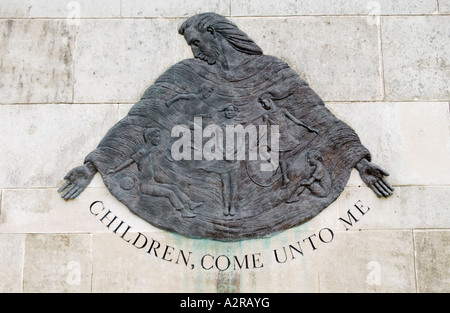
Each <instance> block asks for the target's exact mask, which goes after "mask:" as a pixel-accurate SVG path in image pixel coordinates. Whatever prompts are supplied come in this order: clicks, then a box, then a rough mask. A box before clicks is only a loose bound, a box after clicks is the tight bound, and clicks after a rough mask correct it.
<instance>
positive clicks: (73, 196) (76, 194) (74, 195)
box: [70, 188, 84, 200]
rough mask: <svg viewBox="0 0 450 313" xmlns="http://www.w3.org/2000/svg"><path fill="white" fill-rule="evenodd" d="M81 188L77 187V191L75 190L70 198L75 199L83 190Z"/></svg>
mask: <svg viewBox="0 0 450 313" xmlns="http://www.w3.org/2000/svg"><path fill="white" fill-rule="evenodd" d="M83 190H84V189H83V188H79V189H78V191H77V192H75V193H74V194H73V195H72V196H71V197H70V200H73V199H75V198H76V197H78V196H79V195H80V194H81V193H82V192H83Z"/></svg>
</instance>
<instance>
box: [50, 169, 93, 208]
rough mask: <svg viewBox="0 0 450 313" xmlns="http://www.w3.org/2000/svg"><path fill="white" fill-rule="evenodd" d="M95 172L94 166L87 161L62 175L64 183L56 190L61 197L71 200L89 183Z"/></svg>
mask: <svg viewBox="0 0 450 313" xmlns="http://www.w3.org/2000/svg"><path fill="white" fill-rule="evenodd" d="M96 172H97V170H96V169H95V167H94V166H93V165H91V164H88V163H87V164H85V165H83V166H79V167H76V168H74V169H73V170H71V171H70V172H69V173H67V175H66V176H65V177H64V179H65V180H66V183H65V184H64V185H63V186H62V187H61V188H59V190H58V192H59V193H61V198H63V199H65V200H72V199H75V198H76V197H78V196H79V195H80V194H81V193H82V192H83V191H84V190H85V189H86V187H87V186H88V185H89V184H90V183H91V181H92V179H93V178H94V175H95V173H96Z"/></svg>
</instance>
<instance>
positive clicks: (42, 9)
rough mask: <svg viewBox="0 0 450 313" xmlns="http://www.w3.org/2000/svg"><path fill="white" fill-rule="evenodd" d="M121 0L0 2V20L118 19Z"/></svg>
mask: <svg viewBox="0 0 450 313" xmlns="http://www.w3.org/2000/svg"><path fill="white" fill-rule="evenodd" d="M120 2H121V0H97V1H90V0H76V1H73V0H58V1H54V0H14V1H10V0H0V18H49V17H50V18H68V19H73V18H86V17H120Z"/></svg>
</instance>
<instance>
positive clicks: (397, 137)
mask: <svg viewBox="0 0 450 313" xmlns="http://www.w3.org/2000/svg"><path fill="white" fill-rule="evenodd" d="M327 107H328V108H329V109H330V110H331V111H332V112H333V113H334V114H335V115H336V116H337V117H339V118H340V119H342V120H343V121H344V122H346V123H347V124H348V125H350V126H351V127H352V128H353V129H354V130H355V131H356V133H357V134H358V135H359V137H360V139H361V141H362V143H363V144H364V145H365V146H366V147H367V148H368V149H369V150H370V151H371V153H372V159H373V162H374V163H376V164H378V165H379V166H381V167H382V168H383V169H385V170H387V171H388V172H389V173H390V174H391V175H390V176H389V177H387V180H388V181H389V182H390V183H391V184H393V185H448V184H449V183H450V172H449V171H448V170H446V169H449V168H450V128H449V119H450V117H449V107H448V103H447V102H429V103H426V102H405V103H402V102H398V103H327ZM358 176H359V175H358V173H357V172H356V173H354V175H353V179H352V185H354V186H355V185H363V183H362V181H361V180H360V178H358Z"/></svg>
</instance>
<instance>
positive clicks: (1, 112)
mask: <svg viewBox="0 0 450 313" xmlns="http://www.w3.org/2000/svg"><path fill="white" fill-rule="evenodd" d="M117 111H118V109H117V106H116V105H103V104H102V105H100V104H99V105H50V104H49V105H2V106H0V133H1V134H2V136H1V137H0V145H1V147H2V149H1V150H0V172H1V173H2V175H1V176H0V186H1V187H3V188H27V187H59V186H61V185H62V184H63V182H64V179H63V178H64V176H65V175H66V174H67V172H68V171H69V170H70V169H72V168H74V167H76V166H80V165H82V164H83V161H84V158H85V157H86V155H87V154H88V153H90V152H91V151H92V150H94V149H95V148H96V147H97V145H98V143H99V142H100V140H101V139H102V138H103V136H104V135H105V134H106V132H107V131H108V130H109V129H110V128H111V127H112V126H113V125H114V124H115V123H116V122H117V121H118V119H117Z"/></svg>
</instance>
